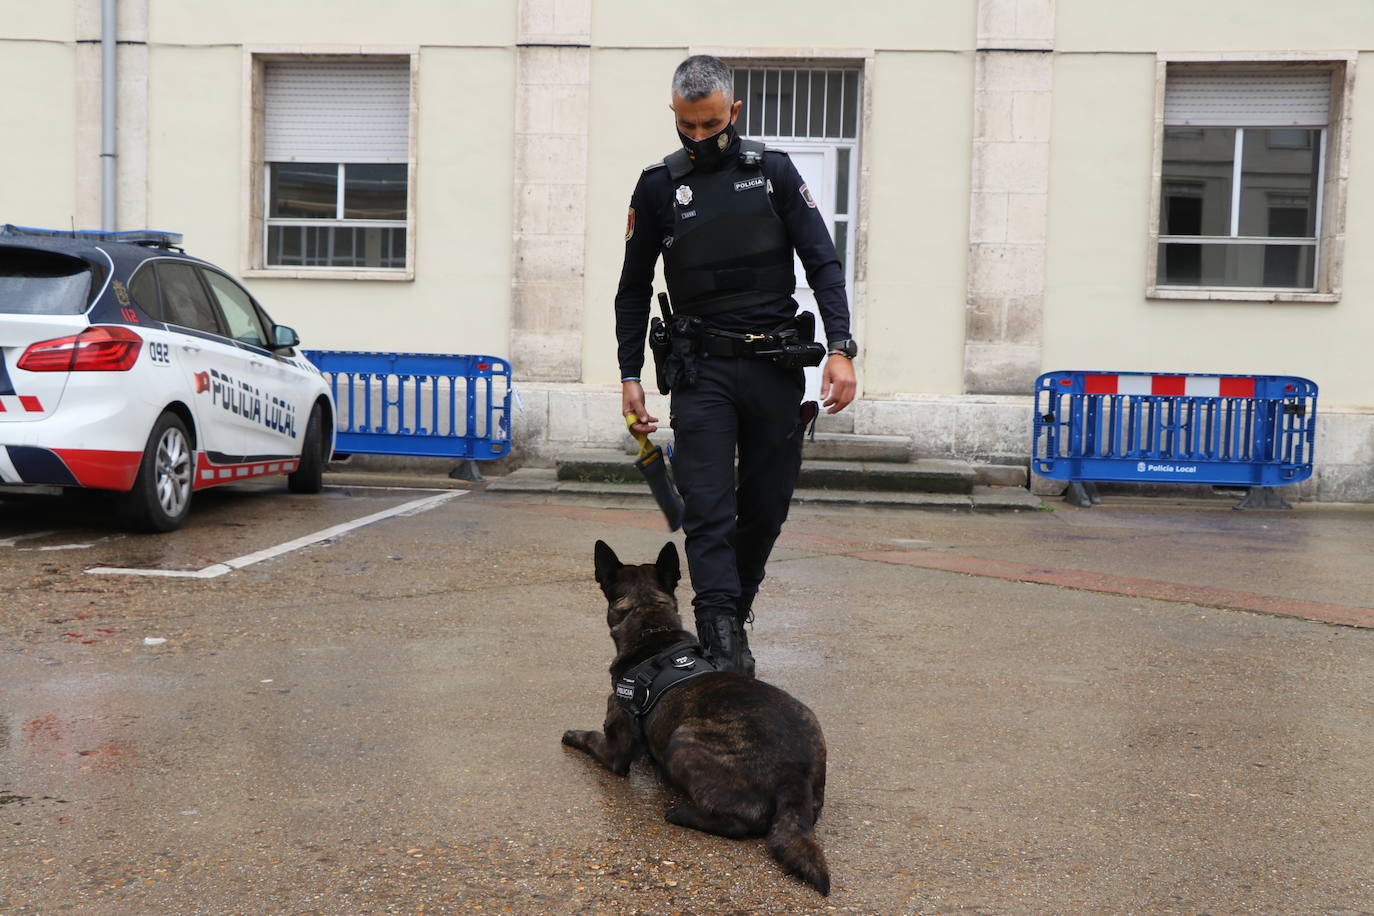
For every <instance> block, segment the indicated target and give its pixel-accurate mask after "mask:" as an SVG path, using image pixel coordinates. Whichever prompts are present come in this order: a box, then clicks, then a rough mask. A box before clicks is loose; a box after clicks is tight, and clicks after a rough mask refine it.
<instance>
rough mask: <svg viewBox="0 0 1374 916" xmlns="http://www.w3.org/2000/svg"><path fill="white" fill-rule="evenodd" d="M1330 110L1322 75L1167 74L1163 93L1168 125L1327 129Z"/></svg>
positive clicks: (1256, 72)
mask: <svg viewBox="0 0 1374 916" xmlns="http://www.w3.org/2000/svg"><path fill="white" fill-rule="evenodd" d="M1330 109H1331V74H1330V73H1328V72H1325V71H1312V70H1307V71H1302V70H1298V71H1293V70H1252V71H1224V72H1223V71H1218V72H1215V73H1183V72H1179V73H1174V72H1171V73H1170V74H1169V76H1168V80H1167V82H1166V83H1165V89H1164V123H1165V124H1169V125H1194V126H1198V127H1325V126H1326V124H1327V121H1328V120H1329V118H1330Z"/></svg>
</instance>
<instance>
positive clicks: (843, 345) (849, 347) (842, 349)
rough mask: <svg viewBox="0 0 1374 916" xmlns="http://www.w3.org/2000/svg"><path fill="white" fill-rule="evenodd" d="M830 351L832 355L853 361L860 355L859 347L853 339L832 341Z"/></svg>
mask: <svg viewBox="0 0 1374 916" xmlns="http://www.w3.org/2000/svg"><path fill="white" fill-rule="evenodd" d="M829 350H830V352H831V353H838V354H840V355H841V356H843V357H845V358H846V359H853V358H854V357H856V356H858V355H859V345H858V344H857V343H855V342H854V340H853V339H852V338H846V339H844V340H832V341H830V344H829Z"/></svg>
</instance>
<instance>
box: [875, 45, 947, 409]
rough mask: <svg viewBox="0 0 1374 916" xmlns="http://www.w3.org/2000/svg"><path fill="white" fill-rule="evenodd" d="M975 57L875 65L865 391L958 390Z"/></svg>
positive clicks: (887, 58) (883, 57)
mask: <svg viewBox="0 0 1374 916" xmlns="http://www.w3.org/2000/svg"><path fill="white" fill-rule="evenodd" d="M973 68H974V63H973V57H972V55H971V54H961V55H957V56H955V55H927V54H911V53H900V52H880V53H878V54H877V55H876V56H875V60H874V66H873V87H872V89H873V117H872V123H871V124H870V125H867V128H868V129H867V131H866V132H865V133H864V135H863V137H862V139H861V142H862V143H866V144H869V166H868V168H869V171H868V175H867V176H866V180H867V182H868V195H867V204H868V215H867V223H868V235H867V239H868V244H867V255H866V261H865V269H866V271H867V283H866V284H865V286H864V290H863V292H864V295H863V299H862V301H860V302H858V303H855V305H857V308H858V310H859V311H860V314H859V315H858V316H857V317H858V318H859V322H858V327H857V328H856V330H855V333H856V334H857V335H859V344H860V346H861V347H862V348H863V355H862V356H861V357H860V361H859V365H860V367H861V371H862V372H863V381H864V392H865V394H866V395H867V396H869V397H886V396H892V395H894V394H898V393H901V392H927V393H936V394H958V393H960V392H961V391H962V390H963V371H964V369H963V367H964V315H965V311H966V309H965V304H964V300H965V291H966V286H967V276H968V212H969V209H968V201H969V178H970V174H969V149H970V140H969V137H970V132H971V130H972V123H973V108H972V106H971V105H970V102H969V100H970V97H971V94H972V91H973Z"/></svg>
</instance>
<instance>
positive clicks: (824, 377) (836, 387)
mask: <svg viewBox="0 0 1374 916" xmlns="http://www.w3.org/2000/svg"><path fill="white" fill-rule="evenodd" d="M857 388H858V382H857V381H856V380H855V378H854V363H853V362H851V361H850V359H849V357H847V356H841V355H840V354H838V353H831V354H830V355H829V356H828V357H826V360H825V368H824V369H822V370H821V402H822V406H824V407H825V408H826V410H825V412H826V413H839V412H840V411H841V410H844V409H845V408H846V407H848V406H849V402H850V401H852V400H854V392H855V390H856V389H857Z"/></svg>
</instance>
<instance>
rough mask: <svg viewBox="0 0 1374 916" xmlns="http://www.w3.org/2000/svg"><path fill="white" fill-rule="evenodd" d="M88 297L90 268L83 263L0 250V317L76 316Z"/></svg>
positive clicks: (31, 252) (44, 253) (32, 252)
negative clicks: (7, 315)
mask: <svg viewBox="0 0 1374 916" xmlns="http://www.w3.org/2000/svg"><path fill="white" fill-rule="evenodd" d="M90 295H91V268H90V265H89V264H87V263H86V262H85V261H82V260H79V259H77V258H70V257H67V256H66V255H60V254H53V253H51V252H47V251H36V250H34V249H32V248H4V247H0V314H11V315H80V314H81V313H82V312H84V311H86V306H87V304H88V302H89V300H90Z"/></svg>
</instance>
